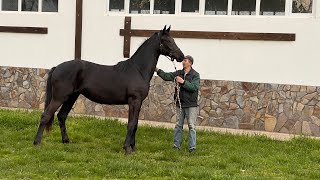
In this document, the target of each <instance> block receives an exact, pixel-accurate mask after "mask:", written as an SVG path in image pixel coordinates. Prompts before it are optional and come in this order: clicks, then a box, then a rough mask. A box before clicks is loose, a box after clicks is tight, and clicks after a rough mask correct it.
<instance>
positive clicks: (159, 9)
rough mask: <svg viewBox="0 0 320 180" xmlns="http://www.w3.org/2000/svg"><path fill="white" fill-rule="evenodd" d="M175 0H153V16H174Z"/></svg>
mask: <svg viewBox="0 0 320 180" xmlns="http://www.w3.org/2000/svg"><path fill="white" fill-rule="evenodd" d="M174 11H175V0H154V10H153V14H174Z"/></svg>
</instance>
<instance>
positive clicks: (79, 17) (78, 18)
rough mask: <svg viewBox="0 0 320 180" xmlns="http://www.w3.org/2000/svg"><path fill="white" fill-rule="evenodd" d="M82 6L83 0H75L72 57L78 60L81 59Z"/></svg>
mask: <svg viewBox="0 0 320 180" xmlns="http://www.w3.org/2000/svg"><path fill="white" fill-rule="evenodd" d="M82 6H83V0H77V2H76V30H75V32H76V33H75V52H74V59H79V60H81V48H82V10H83V7H82Z"/></svg>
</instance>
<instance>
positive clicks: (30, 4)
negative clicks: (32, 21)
mask: <svg viewBox="0 0 320 180" xmlns="http://www.w3.org/2000/svg"><path fill="white" fill-rule="evenodd" d="M21 10H22V11H38V0H22V7H21Z"/></svg>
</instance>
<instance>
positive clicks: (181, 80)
mask: <svg viewBox="0 0 320 180" xmlns="http://www.w3.org/2000/svg"><path fill="white" fill-rule="evenodd" d="M176 81H177V82H178V83H180V84H183V83H184V79H182V78H181V77H180V76H177V77H176Z"/></svg>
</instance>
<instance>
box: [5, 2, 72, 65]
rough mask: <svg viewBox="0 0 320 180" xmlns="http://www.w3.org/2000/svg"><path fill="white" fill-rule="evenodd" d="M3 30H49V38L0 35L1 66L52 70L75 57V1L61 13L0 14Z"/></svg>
mask: <svg viewBox="0 0 320 180" xmlns="http://www.w3.org/2000/svg"><path fill="white" fill-rule="evenodd" d="M0 26H22V27H25V26H26V27H47V28H48V34H18V33H0V58H1V60H0V65H1V66H15V67H37V68H51V67H52V66H55V65H57V64H58V63H61V62H62V61H64V60H66V59H72V58H73V57H74V34H75V1H63V3H60V4H59V13H45V12H4V11H0Z"/></svg>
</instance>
